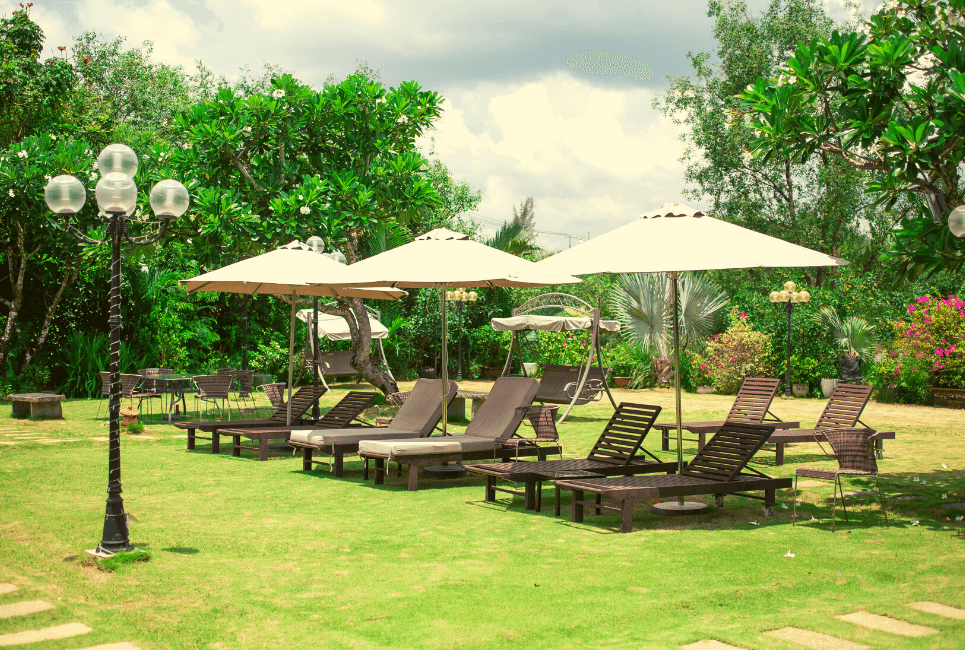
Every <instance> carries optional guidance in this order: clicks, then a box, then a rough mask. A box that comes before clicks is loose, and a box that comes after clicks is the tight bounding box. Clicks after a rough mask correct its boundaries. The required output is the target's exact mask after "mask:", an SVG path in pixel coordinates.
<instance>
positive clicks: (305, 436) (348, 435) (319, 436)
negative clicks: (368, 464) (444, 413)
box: [291, 427, 420, 446]
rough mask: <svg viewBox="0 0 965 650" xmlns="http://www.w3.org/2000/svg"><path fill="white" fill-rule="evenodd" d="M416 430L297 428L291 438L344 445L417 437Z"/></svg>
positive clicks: (309, 442) (310, 442) (308, 443)
mask: <svg viewBox="0 0 965 650" xmlns="http://www.w3.org/2000/svg"><path fill="white" fill-rule="evenodd" d="M419 436H420V433H419V432H418V431H400V430H398V429H392V428H389V427H379V428H376V427H366V428H364V429H358V428H356V429H328V430H325V429H321V430H319V429H314V428H309V429H299V430H292V436H291V440H292V441H293V442H302V443H305V444H307V445H318V446H327V445H345V444H351V443H354V442H360V441H362V440H385V439H392V440H395V439H397V438H418V437H419Z"/></svg>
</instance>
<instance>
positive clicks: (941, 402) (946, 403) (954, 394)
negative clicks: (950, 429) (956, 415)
mask: <svg viewBox="0 0 965 650" xmlns="http://www.w3.org/2000/svg"><path fill="white" fill-rule="evenodd" d="M929 390H931V393H932V396H933V397H934V398H935V406H943V407H945V408H950V409H965V388H939V387H937V386H933V387H931V388H930V389H929Z"/></svg>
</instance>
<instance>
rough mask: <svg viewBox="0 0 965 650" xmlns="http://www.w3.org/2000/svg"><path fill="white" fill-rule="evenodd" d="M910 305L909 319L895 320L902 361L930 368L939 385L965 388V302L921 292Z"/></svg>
mask: <svg viewBox="0 0 965 650" xmlns="http://www.w3.org/2000/svg"><path fill="white" fill-rule="evenodd" d="M906 309H907V311H908V317H907V320H899V321H897V322H894V323H892V329H893V331H894V337H895V342H894V351H895V352H896V353H897V357H898V359H899V361H900V362H904V363H905V364H906V365H907V364H908V363H909V362H910V361H911V360H915V361H914V365H915V367H921V366H924V367H926V368H928V369H930V370H931V372H932V373H933V375H934V380H933V385H935V386H941V387H943V388H965V302H963V301H962V300H960V299H959V297H958V296H954V295H952V296H948V298H947V299H945V300H938V299H935V298H932V297H930V296H921V297H919V298H917V299H916V300H915V302H914V303H912V304H910V305H908V306H907V308H906ZM917 360H921V361H917ZM897 365H900V363H896V366H897ZM899 372H900V371H899Z"/></svg>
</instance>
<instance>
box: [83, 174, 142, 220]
mask: <svg viewBox="0 0 965 650" xmlns="http://www.w3.org/2000/svg"><path fill="white" fill-rule="evenodd" d="M94 194H95V196H96V197H97V207H99V208H100V209H101V212H106V213H107V214H111V213H114V214H117V213H120V214H127V213H128V211H130V210H131V209H133V207H134V205H135V204H136V203H137V186H136V185H134V181H132V180H131V178H130V176H125V175H124V174H122V173H120V172H111V173H110V174H104V176H103V177H102V178H101V179H100V180H99V181H98V182H97V187H96V188H95V189H94Z"/></svg>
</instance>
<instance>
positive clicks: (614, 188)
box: [0, 0, 844, 249]
mask: <svg viewBox="0 0 965 650" xmlns="http://www.w3.org/2000/svg"><path fill="white" fill-rule="evenodd" d="M826 1H828V2H830V3H831V6H830V12H831V13H832V15H836V16H837V15H841V14H842V12H843V11H844V9H843V0H826ZM18 4H19V3H17V2H10V1H9V0H0V12H2V13H3V14H5V15H9V14H10V13H11V12H12V11H13V10H14V9H16V8H17V6H18ZM748 5H749V6H750V7H751V8H752V9H753V10H755V11H759V10H760V9H762V8H763V7H765V6H766V5H767V0H748ZM706 6H707V2H706V0H675V1H674V2H662V1H661V2H653V1H647V2H640V1H637V2H632V1H619V2H608V1H606V0H564V1H563V2H559V1H557V2H546V1H544V0H529V1H528V2H519V1H518V0H488V1H486V2H466V1H463V2H457V1H456V0H350V1H346V0H287V1H286V0H231V1H229V0H80V1H72V0H47V1H43V0H39V1H37V2H34V6H33V8H32V13H31V16H32V17H33V19H34V20H35V21H36V22H37V23H38V24H39V25H40V26H41V28H42V29H43V30H44V33H45V34H46V36H47V40H46V47H47V48H48V51H47V52H45V54H49V50H52V51H56V47H57V46H58V45H65V46H70V45H71V44H72V42H73V39H74V37H76V36H77V35H79V34H81V33H82V32H85V31H94V32H97V33H99V34H102V35H103V36H105V37H109V38H113V37H116V36H123V37H124V38H126V39H127V43H128V44H130V45H137V44H139V43H141V42H142V41H145V40H150V41H153V43H154V52H155V57H156V59H157V60H160V61H164V62H165V63H170V64H181V65H183V66H184V67H185V68H186V69H189V70H192V69H193V68H194V65H195V62H196V61H198V60H200V61H202V62H203V63H204V64H205V65H206V66H207V67H209V68H211V69H212V70H214V71H215V72H216V73H220V74H224V75H226V76H228V77H231V76H233V75H235V74H237V72H238V70H239V69H240V68H242V67H244V66H248V67H250V68H251V69H252V70H258V69H260V68H261V66H262V64H264V63H265V62H269V63H273V64H277V65H280V66H281V67H282V68H283V69H285V70H288V71H291V72H293V73H294V74H295V76H296V77H298V78H299V79H301V80H303V81H305V82H307V83H310V84H313V85H321V84H322V82H323V81H324V80H325V78H326V77H328V76H329V75H330V74H334V75H335V76H336V77H338V78H343V77H344V76H346V75H347V74H349V73H350V72H352V71H353V70H354V69H355V66H356V63H357V62H358V61H365V62H367V63H368V65H369V66H370V67H371V68H372V69H374V70H378V71H379V72H380V74H381V78H382V81H383V82H385V83H386V84H388V85H396V84H397V83H398V82H400V81H405V80H413V79H414V80H416V81H418V82H419V83H420V84H421V85H422V86H423V88H427V89H430V90H435V91H437V92H439V93H440V94H442V96H443V97H445V99H446V101H445V104H444V106H445V107H446V112H445V115H444V117H443V118H442V120H441V121H440V123H439V124H438V128H437V130H436V131H435V132H434V134H433V140H432V142H427V143H426V150H427V151H428V150H429V148H430V147H431V148H432V151H433V156H434V157H436V158H439V159H441V160H442V161H443V162H444V163H445V164H446V165H447V166H448V167H449V168H450V169H451V170H452V172H453V175H454V176H456V177H457V178H464V179H466V180H467V181H468V182H469V183H470V184H471V185H472V186H473V187H474V188H478V189H480V190H482V192H483V202H482V204H481V206H480V208H479V210H478V213H477V217H478V218H479V219H480V220H481V221H482V222H483V223H484V224H487V225H491V224H493V223H499V222H502V221H503V220H504V219H507V218H510V217H511V216H512V210H513V206H518V205H519V204H520V202H522V201H523V200H524V199H525V198H526V197H528V196H532V197H533V198H534V200H535V208H536V210H535V213H536V224H537V229H538V230H540V231H543V234H541V235H540V238H539V241H540V243H541V244H543V245H545V246H549V247H551V248H557V249H559V248H565V247H566V246H567V244H568V242H569V241H570V239H568V238H567V237H564V236H561V235H554V234H549V233H570V234H573V235H579V236H581V237H586V236H587V235H588V234H589V235H591V236H595V235H598V234H601V233H603V232H606V231H608V230H611V229H613V228H615V227H616V226H619V225H622V224H624V223H627V222H628V221H630V220H632V219H634V218H636V216H637V215H638V214H640V213H642V212H645V211H647V210H650V209H652V208H655V207H657V206H659V205H660V204H662V203H665V202H667V201H683V199H682V196H681V190H682V189H683V166H682V165H681V163H680V162H679V160H678V159H679V158H680V155H681V152H682V145H681V143H680V140H679V136H680V129H679V128H678V127H676V126H675V125H674V124H673V123H672V122H670V121H669V120H668V119H667V118H664V117H663V116H661V115H660V114H659V113H658V112H657V111H656V110H654V109H653V108H652V107H651V101H652V100H653V98H654V97H655V96H656V95H658V94H660V93H661V92H662V91H663V89H664V88H665V87H666V85H667V81H666V78H667V77H668V76H679V75H687V74H689V73H690V70H689V67H688V63H687V53H688V52H695V53H696V52H706V51H712V50H713V49H714V39H713V36H712V33H711V29H712V23H711V21H710V19H708V18H707V15H706ZM580 52H603V53H606V54H607V55H608V56H609V57H610V58H609V59H608V60H602V61H600V60H596V61H594V60H593V59H592V57H589V56H587V55H582V56H577V58H578V59H580V60H581V61H584V62H588V64H584V65H583V66H582V67H584V68H587V69H588V70H589V71H588V70H587V69H576V68H574V67H572V66H570V65H567V60H568V59H571V57H573V56H574V55H576V54H577V53H580ZM571 60H572V59H571ZM650 71H652V78H650V79H647V76H648V74H647V73H649V72H650ZM690 203H691V204H693V205H701V203H700V202H694V201H691V202H690ZM573 241H574V242H575V241H576V240H573Z"/></svg>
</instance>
